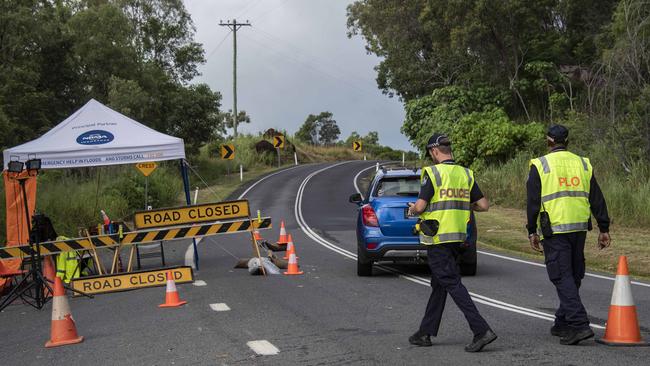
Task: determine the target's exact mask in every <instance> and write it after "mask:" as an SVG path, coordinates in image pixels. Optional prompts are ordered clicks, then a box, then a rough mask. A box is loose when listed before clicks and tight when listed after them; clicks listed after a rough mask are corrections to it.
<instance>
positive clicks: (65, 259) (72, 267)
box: [56, 252, 79, 283]
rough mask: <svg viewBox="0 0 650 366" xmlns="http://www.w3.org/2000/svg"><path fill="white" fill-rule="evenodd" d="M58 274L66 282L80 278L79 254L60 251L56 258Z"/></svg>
mask: <svg viewBox="0 0 650 366" xmlns="http://www.w3.org/2000/svg"><path fill="white" fill-rule="evenodd" d="M56 276H57V277H59V278H61V279H62V280H63V281H64V282H65V283H70V281H71V280H73V279H75V278H79V265H78V261H77V255H76V254H75V253H74V252H64V253H59V255H58V258H57V260H56Z"/></svg>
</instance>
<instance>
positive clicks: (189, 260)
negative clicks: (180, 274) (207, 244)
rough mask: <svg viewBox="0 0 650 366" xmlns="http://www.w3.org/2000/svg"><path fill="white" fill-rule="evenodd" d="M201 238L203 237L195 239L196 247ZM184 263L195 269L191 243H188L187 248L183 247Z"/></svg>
mask: <svg viewBox="0 0 650 366" xmlns="http://www.w3.org/2000/svg"><path fill="white" fill-rule="evenodd" d="M201 240H203V237H200V238H198V239H196V247H197V248H198V247H199V243H201ZM197 250H198V249H197ZM185 265H186V266H190V267H192V269H196V266H195V263H194V245H192V244H190V245H188V246H187V249H185Z"/></svg>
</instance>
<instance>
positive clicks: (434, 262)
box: [409, 134, 497, 352]
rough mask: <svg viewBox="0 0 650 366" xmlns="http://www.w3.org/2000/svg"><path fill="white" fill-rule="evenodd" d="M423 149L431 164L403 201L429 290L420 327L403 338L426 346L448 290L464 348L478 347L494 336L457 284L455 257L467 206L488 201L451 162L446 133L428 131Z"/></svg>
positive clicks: (464, 234) (476, 208)
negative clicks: (413, 195) (462, 321)
mask: <svg viewBox="0 0 650 366" xmlns="http://www.w3.org/2000/svg"><path fill="white" fill-rule="evenodd" d="M427 150H428V152H429V154H430V155H431V158H432V159H433V162H434V163H435V165H433V166H430V167H426V168H424V169H422V177H421V187H420V194H419V196H418V200H417V202H415V204H413V203H410V204H409V215H420V243H421V244H424V245H427V246H428V249H427V257H428V261H429V267H430V268H431V287H432V291H431V296H430V297H429V303H428V304H427V308H426V312H425V314H424V318H423V319H422V323H421V324H420V329H419V330H418V331H417V332H415V334H413V335H412V336H411V337H410V338H409V342H410V343H411V344H414V345H417V346H431V345H432V343H431V338H430V337H431V336H434V337H435V336H437V335H438V329H439V327H440V321H441V320H442V312H443V310H444V308H445V300H446V299H447V294H449V295H451V298H452V299H453V300H454V302H455V303H456V305H457V306H458V308H459V309H460V310H461V311H462V312H463V314H464V315H465V318H466V319H467V322H468V323H469V326H470V328H471V330H472V332H473V333H474V339H473V340H472V342H471V343H470V344H468V345H467V346H466V347H465V351H467V352H479V351H481V350H482V349H483V347H485V346H486V345H488V344H489V343H492V342H493V341H494V340H496V339H497V336H496V334H494V332H493V331H492V330H491V329H490V326H489V325H488V324H487V322H486V321H485V319H483V317H482V316H481V315H480V314H479V312H478V309H477V308H476V306H475V305H474V302H473V301H472V299H471V298H470V296H469V293H468V292H467V289H466V288H465V286H463V284H462V282H461V280H460V273H459V270H458V266H457V258H458V256H459V254H460V252H461V250H462V247H461V246H462V245H463V243H464V241H465V239H466V237H467V225H468V222H469V220H470V214H471V211H470V210H474V211H487V210H488V207H489V203H488V201H487V199H486V198H485V197H483V194H482V193H481V190H480V189H479V187H478V185H477V184H476V182H475V181H474V173H473V172H472V171H471V170H469V169H467V168H464V167H462V166H460V165H457V164H456V163H455V162H454V158H453V156H452V151H451V142H450V141H449V139H448V138H447V136H445V135H442V134H434V135H433V136H431V138H430V139H429V142H428V144H427Z"/></svg>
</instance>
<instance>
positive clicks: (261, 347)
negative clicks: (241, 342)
mask: <svg viewBox="0 0 650 366" xmlns="http://www.w3.org/2000/svg"><path fill="white" fill-rule="evenodd" d="M246 345H247V346H248V347H249V348H250V349H252V350H253V352H255V353H257V354H258V355H262V356H272V355H277V354H278V353H280V350H279V349H278V348H277V347H276V346H274V345H273V344H271V342H269V341H267V340H265V339H263V340H261V341H250V342H248V343H246Z"/></svg>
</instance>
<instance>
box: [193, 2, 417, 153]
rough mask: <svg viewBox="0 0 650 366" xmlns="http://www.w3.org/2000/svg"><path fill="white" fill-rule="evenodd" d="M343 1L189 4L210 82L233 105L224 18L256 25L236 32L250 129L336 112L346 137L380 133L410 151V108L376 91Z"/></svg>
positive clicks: (240, 87) (289, 126) (291, 124)
mask: <svg viewBox="0 0 650 366" xmlns="http://www.w3.org/2000/svg"><path fill="white" fill-rule="evenodd" d="M349 3H351V1H344V0H318V1H301V0H247V1H244V0H220V1H205V0H185V6H186V7H187V9H188V11H189V12H190V14H191V15H192V19H193V20H194V24H195V26H196V29H197V31H196V40H197V41H198V42H201V43H202V44H203V47H204V49H205V51H206V56H209V58H208V60H207V62H206V64H205V65H203V66H202V67H201V69H200V71H201V72H202V75H201V76H200V77H198V78H197V80H196V81H197V82H204V83H207V84H208V85H210V87H212V89H214V90H218V91H220V92H221V93H222V95H223V101H222V102H223V109H225V110H228V109H231V108H232V101H233V98H232V96H233V91H232V67H233V64H232V51H233V50H232V34H231V33H230V31H229V29H228V28H227V27H222V26H219V21H220V20H224V21H226V20H232V19H233V18H234V17H236V19H237V21H239V22H242V21H246V20H247V19H248V20H250V22H251V24H252V27H243V28H241V29H240V30H239V31H238V32H237V107H238V109H239V110H246V111H247V112H248V113H249V115H250V116H251V119H252V123H251V124H250V125H245V126H242V128H241V130H242V131H245V132H257V131H262V130H265V129H267V128H270V127H273V128H280V129H286V130H287V131H289V132H290V133H294V132H295V131H297V130H298V128H299V127H300V125H302V123H303V122H304V120H305V118H306V117H307V115H308V114H310V113H312V114H317V113H320V112H322V111H326V110H327V111H330V112H332V113H333V114H334V118H335V119H336V120H337V122H338V124H339V127H340V128H341V138H346V137H347V136H348V135H349V134H350V133H351V132H352V131H357V132H359V133H360V134H362V135H365V134H366V133H367V132H368V131H373V130H374V131H377V132H379V138H380V142H381V143H382V144H384V145H388V146H391V147H393V148H399V149H412V147H411V145H410V143H409V142H408V140H407V139H406V138H405V137H404V136H403V135H402V134H401V133H400V131H399V129H400V127H401V125H402V122H403V120H404V108H403V105H402V103H401V102H400V101H399V100H398V99H396V98H389V97H388V96H385V95H383V94H382V93H381V91H380V90H379V89H377V84H376V82H375V77H376V73H375V71H374V69H373V68H374V66H376V65H377V64H378V63H379V59H378V58H377V57H375V56H374V55H368V54H366V51H365V48H364V44H365V43H364V40H363V39H361V38H360V37H354V38H352V39H348V38H347V34H346V32H347V28H346V7H347V5H348V4H349Z"/></svg>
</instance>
